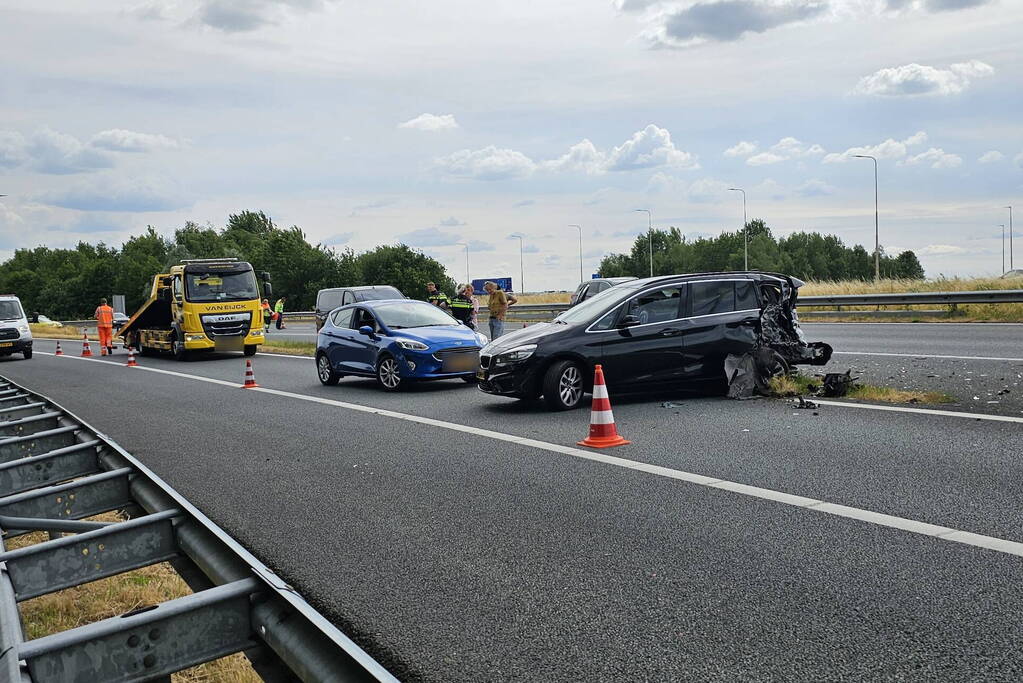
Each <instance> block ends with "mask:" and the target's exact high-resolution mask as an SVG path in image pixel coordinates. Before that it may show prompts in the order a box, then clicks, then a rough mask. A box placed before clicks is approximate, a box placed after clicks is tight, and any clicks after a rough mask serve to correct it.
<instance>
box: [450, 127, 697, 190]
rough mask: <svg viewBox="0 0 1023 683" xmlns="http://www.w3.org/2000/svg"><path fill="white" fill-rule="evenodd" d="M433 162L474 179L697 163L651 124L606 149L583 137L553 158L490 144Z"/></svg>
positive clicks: (664, 166) (625, 169)
mask: <svg viewBox="0 0 1023 683" xmlns="http://www.w3.org/2000/svg"><path fill="white" fill-rule="evenodd" d="M433 165H434V168H437V169H438V170H440V171H441V172H442V173H444V174H446V175H451V176H456V177H463V178H475V179H477V180H510V179H516V178H525V177H528V176H530V175H532V174H533V173H534V172H535V171H537V170H545V171H550V172H553V173H562V172H572V171H574V172H581V173H586V174H587V175H600V174H603V173H607V172H611V171H633V170H640V169H646V168H662V167H663V168H685V169H696V168H699V167H700V165H699V163H697V161H696V157H695V156H694V155H692V154H690V153H689V152H686V151H683V150H680V149H678V148H677V147H676V146H675V143H674V142H672V140H671V133H669V132H668V131H667V130H665V129H664V128H659V127H657V126H655V125H653V124H650V125H648V126H647V127H646V128H644V129H643V130H640V131H637V132H635V133H633V135H632V137H630V138H629V139H628V140H626V141H625V142H623V143H622V144H621V145H619V146H617V147H614V148H613V149H611V150H610V151H609V152H604V151H602V150H600V149H598V148H597V146H596V145H594V144H593V143H592V142H591V141H590V140H582V141H581V142H578V143H576V144H574V145H572V146H571V147H570V148H569V150H568V152H566V153H565V154H563V155H561V156H560V157H558V158H556V159H551V160H548V161H541V162H536V161H533V160H532V159H530V158H529V157H527V156H526V155H525V154H523V153H521V152H518V151H516V150H513V149H498V148H497V147H494V146H493V145H491V146H489V147H484V148H483V149H479V150H468V149H463V150H461V151H459V152H455V153H454V154H451V155H449V156H446V157H440V158H438V159H435V160H434V162H433Z"/></svg>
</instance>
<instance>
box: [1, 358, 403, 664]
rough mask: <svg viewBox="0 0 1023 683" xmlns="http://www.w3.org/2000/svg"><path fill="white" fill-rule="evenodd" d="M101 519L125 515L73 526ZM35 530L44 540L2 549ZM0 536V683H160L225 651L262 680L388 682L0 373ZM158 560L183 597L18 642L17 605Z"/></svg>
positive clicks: (330, 629) (95, 442)
mask: <svg viewBox="0 0 1023 683" xmlns="http://www.w3.org/2000/svg"><path fill="white" fill-rule="evenodd" d="M113 510H128V511H130V512H132V515H131V519H129V520H128V521H123V522H112V523H107V522H93V521H83V520H84V518H87V517H91V516H93V515H97V514H100V513H103V512H109V511H113ZM33 530H42V531H47V532H49V535H50V540H48V541H44V542H42V543H37V544H35V545H31V546H28V547H25V548H19V549H16V550H7V549H6V546H5V545H4V541H5V540H9V539H11V538H13V537H16V536H20V535H22V534H24V533H27V532H29V531H33ZM0 531H2V533H3V537H2V538H0V683H50V682H51V681H53V682H56V681H89V682H90V683H93V682H95V683H102V682H104V681H115V680H116V681H170V674H171V673H173V672H175V671H180V670H182V669H186V668H189V667H192V666H195V665H197V664H201V663H203V662H207V661H210V660H213V659H218V658H220V657H224V656H226V655H229V654H232V653H235V652H244V653H245V655H246V656H247V657H248V658H249V660H250V661H251V662H252V665H253V667H254V668H255V669H256V672H257V673H258V674H259V675H260V676H261V677H263V679H264V680H267V681H292V680H296V679H300V680H303V681H387V682H396V681H397V679H395V678H394V677H393V676H392V675H391V674H389V673H388V672H387V671H386V670H385V669H384V668H383V667H382V666H381V665H380V664H379V663H377V662H376V661H375V660H373V659H372V658H371V657H370V656H369V655H368V654H367V653H366V652H365V651H363V650H362V649H361V648H360V647H359V646H358V645H356V644H355V643H354V642H353V641H352V640H351V639H349V638H348V637H347V636H345V635H344V634H343V633H342V632H341V631H339V630H338V629H337V628H335V627H334V626H333V625H332V624H331V623H330V622H328V621H327V619H325V618H324V617H323V616H322V615H321V614H319V613H318V612H317V611H316V610H314V609H313V608H312V607H311V606H310V605H309V603H307V602H306V601H305V600H304V599H303V598H302V596H301V595H299V594H298V593H297V592H296V591H295V589H294V588H292V587H291V586H289V585H288V584H287V583H286V582H285V581H284V580H283V579H281V577H279V576H278V575H277V574H275V573H274V572H273V571H271V570H270V569H269V568H268V567H267V566H266V565H264V564H263V563H261V562H260V561H259V560H257V559H256V558H255V557H253V556H252V555H251V554H250V553H249V552H248V551H247V550H245V549H244V548H242V547H241V546H240V545H239V544H238V543H237V542H236V541H235V540H234V539H232V538H231V537H230V536H228V535H227V534H226V533H225V532H224V531H223V530H222V529H220V527H218V526H217V525H216V524H214V523H213V522H212V521H210V519H209V518H207V517H206V516H205V515H203V514H202V513H201V512H200V511H199V510H198V509H196V508H195V507H194V506H192V505H191V504H190V503H189V502H188V501H187V500H185V499H184V498H183V497H182V496H181V495H180V494H178V493H177V492H176V491H175V490H174V489H172V488H171V487H170V486H169V485H168V484H167V483H166V482H164V481H163V480H162V479H160V478H159V477H158V476H157V475H156V474H154V473H153V472H151V471H150V470H149V469H148V468H146V467H145V466H144V465H142V464H141V463H140V462H138V461H137V460H135V459H134V458H133V457H132V456H131V455H130V454H128V453H127V452H126V451H124V450H123V449H122V448H121V447H120V446H118V445H117V444H116V443H114V442H113V441H112V440H110V439H109V438H108V437H106V436H104V435H103V434H102V433H100V432H98V431H96V430H95V429H93V428H92V427H90V426H89V425H88V424H86V423H85V422H84V421H82V420H81V419H79V418H77V417H76V416H74V415H73V414H71V413H69V412H68V411H66V410H64V409H62V408H61V407H60V406H58V405H57V404H55V403H54V402H53V401H50V400H49V399H47V398H46V397H45V396H42V395H40V394H37V393H33V392H31V391H29V390H27V389H25V388H23V387H21V386H19V385H17V384H15V383H14V382H11V381H9V380H5V379H2V378H0ZM65 533H71V534H74V535H69V536H64V534H65ZM160 562H170V564H171V565H172V566H173V567H174V568H175V570H177V572H178V573H179V574H180V575H181V576H182V578H183V579H184V580H185V582H186V583H187V584H188V585H189V587H190V588H191V589H192V590H193V591H194V593H192V594H190V595H186V596H184V597H181V598H177V599H174V600H170V601H168V602H164V603H161V604H158V605H154V606H147V607H143V608H142V609H139V610H136V611H134V612H132V613H130V614H125V615H122V616H119V617H113V618H111V619H105V620H103V621H99V622H96V623H93V624H87V625H84V626H79V627H77V628H72V629H69V630H67V631H63V632H59V633H54V634H51V635H46V636H43V637H40V638H36V639H34V640H29V641H26V640H25V639H24V633H23V631H22V626H21V619H20V614H19V612H18V603H20V602H22V601H24V600H28V599H30V598H33V597H37V596H40V595H45V594H48V593H52V592H55V591H58V590H62V589H65V588H69V587H72V586H77V585H80V584H84V583H87V582H90V581H95V580H97V579H101V578H105V577H109V576H113V575H116V574H121V573H124V572H127V571H131V570H134V569H139V568H141V567H146V566H149V565H153V564H157V563H160Z"/></svg>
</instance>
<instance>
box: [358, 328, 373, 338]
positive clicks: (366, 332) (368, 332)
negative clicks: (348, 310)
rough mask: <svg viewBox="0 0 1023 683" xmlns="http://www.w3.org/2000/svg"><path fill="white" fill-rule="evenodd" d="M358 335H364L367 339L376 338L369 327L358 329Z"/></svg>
mask: <svg viewBox="0 0 1023 683" xmlns="http://www.w3.org/2000/svg"><path fill="white" fill-rule="evenodd" d="M359 334H364V335H366V336H367V337H370V338H372V337H375V336H376V335H375V334H374V333H373V328H372V327H370V326H369V325H363V326H362V327H360V328H359Z"/></svg>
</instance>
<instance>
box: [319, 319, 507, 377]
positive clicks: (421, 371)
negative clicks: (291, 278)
mask: <svg viewBox="0 0 1023 683" xmlns="http://www.w3.org/2000/svg"><path fill="white" fill-rule="evenodd" d="M488 341H489V340H488V339H487V337H486V336H485V335H482V334H479V333H478V332H474V331H472V330H471V329H469V328H468V327H466V326H465V325H462V324H461V323H460V322H458V321H457V320H455V319H454V318H452V317H451V316H450V315H448V314H447V313H445V312H444V311H442V310H441V309H439V308H437V307H436V306H433V305H432V304H428V303H426V302H425V301H413V300H409V299H386V300H382V301H363V302H361V303H357V304H349V305H347V306H342V307H341V308H337V309H334V310H333V311H331V312H330V314H329V315H327V320H326V322H325V323H324V325H323V328H322V329H320V333H319V335H317V338H316V374H317V375H318V376H319V378H320V381H321V382H322V383H324V384H337V382H338V380H339V379H341V378H342V377H344V376H346V375H354V376H357V377H375V378H376V380H377V382H378V383H379V384H380V386H381V387H383V388H384V389H385V390H387V391H397V390H398V389H400V388H401V387H403V386H404V385H405V384H407V383H408V382H409V381H410V380H429V379H461V380H464V381H465V382H470V383H475V382H476V370H477V369H478V368H479V358H480V349H481V348H482V347H483V346H485V345H486V344H487V342H488Z"/></svg>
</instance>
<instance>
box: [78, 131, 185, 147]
mask: <svg viewBox="0 0 1023 683" xmlns="http://www.w3.org/2000/svg"><path fill="white" fill-rule="evenodd" d="M89 144H90V145H92V146H93V147H98V148H100V149H105V150H108V151H111V152H136V153H138V152H153V151H156V150H160V149H177V148H178V147H179V143H178V141H177V140H174V139H172V138H169V137H167V136H166V135H160V134H158V133H157V134H153V133H137V132H135V131H132V130H124V129H122V128H114V129H112V130H104V131H100V132H99V133H96V134H95V135H93V136H92V140H90V141H89Z"/></svg>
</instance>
